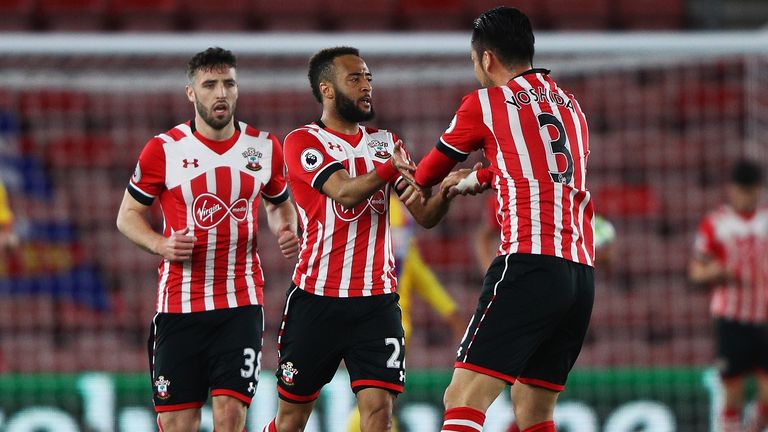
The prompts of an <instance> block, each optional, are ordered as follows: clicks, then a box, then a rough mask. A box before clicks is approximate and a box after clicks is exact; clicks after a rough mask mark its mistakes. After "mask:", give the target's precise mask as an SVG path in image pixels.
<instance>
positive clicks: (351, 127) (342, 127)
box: [320, 111, 360, 135]
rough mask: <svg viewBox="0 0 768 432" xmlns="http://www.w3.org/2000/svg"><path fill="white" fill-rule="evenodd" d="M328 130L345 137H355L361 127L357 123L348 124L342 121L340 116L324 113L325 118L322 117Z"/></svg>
mask: <svg viewBox="0 0 768 432" xmlns="http://www.w3.org/2000/svg"><path fill="white" fill-rule="evenodd" d="M320 121H322V122H323V123H324V124H325V126H326V127H327V128H328V129H331V130H334V131H336V132H340V133H342V134H344V135H355V134H357V132H358V131H359V130H360V126H359V125H358V123H355V122H348V121H346V120H344V119H342V118H341V117H340V116H339V115H334V114H333V113H329V112H328V111H323V116H322V117H320Z"/></svg>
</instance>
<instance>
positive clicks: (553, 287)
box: [455, 254, 595, 391]
mask: <svg viewBox="0 0 768 432" xmlns="http://www.w3.org/2000/svg"><path fill="white" fill-rule="evenodd" d="M594 295H595V283H594V274H593V269H592V267H590V266H587V265H583V264H577V263H574V262H571V261H568V260H565V259H562V258H557V257H551V256H545V255H527V254H512V255H503V256H499V257H496V259H495V260H494V261H493V263H491V266H490V267H489V268H488V272H487V273H486V275H485V281H484V282H483V292H482V294H481V296H480V300H479V302H478V305H477V310H476V311H475V314H474V316H473V317H472V320H471V321H470V323H469V326H468V327H467V332H466V333H465V334H464V338H463V339H462V341H461V345H460V346H459V351H458V356H457V358H456V364H455V367H456V368H462V369H469V370H472V371H475V372H478V373H482V374H485V375H489V376H492V377H495V378H499V379H501V380H504V381H506V382H508V383H510V384H513V383H514V382H515V381H520V382H522V383H524V384H529V385H535V386H538V387H543V388H547V389H550V390H554V391H562V390H563V389H564V388H565V381H566V379H567V378H568V373H569V372H570V370H571V368H572V367H573V364H574V363H575V362H576V358H577V357H578V356H579V352H580V351H581V345H582V344H583V342H584V336H585V335H586V332H587V327H588V325H589V319H590V316H591V314H592V303H593V301H594Z"/></svg>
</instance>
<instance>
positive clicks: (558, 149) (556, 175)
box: [536, 113, 573, 184]
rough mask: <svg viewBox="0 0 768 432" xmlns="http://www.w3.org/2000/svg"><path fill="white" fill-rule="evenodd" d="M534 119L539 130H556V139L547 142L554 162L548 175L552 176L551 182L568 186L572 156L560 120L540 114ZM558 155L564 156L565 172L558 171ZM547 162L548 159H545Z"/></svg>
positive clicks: (571, 168)
mask: <svg viewBox="0 0 768 432" xmlns="http://www.w3.org/2000/svg"><path fill="white" fill-rule="evenodd" d="M536 118H537V119H538V120H539V129H544V128H546V127H547V126H554V127H555V129H557V139H556V140H554V141H550V142H549V146H550V149H551V150H552V154H553V158H552V159H553V160H554V161H555V166H554V169H552V168H553V167H552V166H550V167H549V168H550V170H549V175H550V176H552V181H554V182H555V183H563V184H570V183H571V180H572V179H573V156H571V151H570V150H568V145H567V144H568V137H567V136H566V135H565V128H564V127H563V123H562V122H561V121H560V119H558V118H557V117H555V116H554V115H552V114H550V113H541V114H539V115H538V116H536ZM550 136H551V135H550ZM558 153H560V154H562V155H563V156H565V161H566V167H565V171H560V169H559V168H558V165H557V154H558ZM547 160H548V161H549V158H547Z"/></svg>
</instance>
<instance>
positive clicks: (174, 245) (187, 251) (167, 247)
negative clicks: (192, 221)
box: [117, 191, 196, 261]
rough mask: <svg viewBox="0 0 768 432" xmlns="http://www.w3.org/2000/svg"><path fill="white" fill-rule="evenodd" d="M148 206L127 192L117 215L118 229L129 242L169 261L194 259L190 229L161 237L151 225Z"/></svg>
mask: <svg viewBox="0 0 768 432" xmlns="http://www.w3.org/2000/svg"><path fill="white" fill-rule="evenodd" d="M148 210H149V206H146V205H144V204H142V203H140V202H138V201H136V199H135V198H133V197H132V196H131V194H129V193H128V192H127V191H126V192H125V195H123V202H122V203H120V210H119V211H118V213H117V229H118V230H120V232H121V233H123V235H125V236H126V237H128V239H129V240H131V241H132V242H134V243H135V244H136V245H138V246H139V247H140V248H142V249H144V250H145V251H147V252H149V253H153V254H155V255H160V256H162V257H163V258H165V259H167V260H169V261H186V260H188V259H190V258H191V257H192V248H193V247H194V245H195V240H196V239H195V237H194V236H191V235H189V228H187V227H185V228H184V229H182V230H179V231H176V232H174V233H173V234H172V235H171V236H170V237H165V236H164V235H161V234H159V233H157V232H155V230H153V229H152V227H151V226H150V225H149V223H148V222H147V219H146V217H145V216H146V213H147V211H148Z"/></svg>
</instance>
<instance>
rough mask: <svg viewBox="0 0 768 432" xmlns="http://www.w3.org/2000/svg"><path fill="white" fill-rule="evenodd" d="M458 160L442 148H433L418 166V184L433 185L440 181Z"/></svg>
mask: <svg viewBox="0 0 768 432" xmlns="http://www.w3.org/2000/svg"><path fill="white" fill-rule="evenodd" d="M456 163H457V161H455V160H453V159H451V158H449V157H448V156H446V155H445V154H443V153H442V152H441V151H440V150H438V149H436V148H433V149H432V150H430V152H429V153H427V155H426V156H424V159H422V160H421V162H419V166H418V167H417V168H416V173H415V174H414V178H415V180H416V184H418V185H419V186H423V187H431V186H434V185H436V184H438V183H440V182H441V181H442V180H443V179H444V178H445V176H447V175H448V173H450V172H451V170H452V169H453V167H454V166H456Z"/></svg>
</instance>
